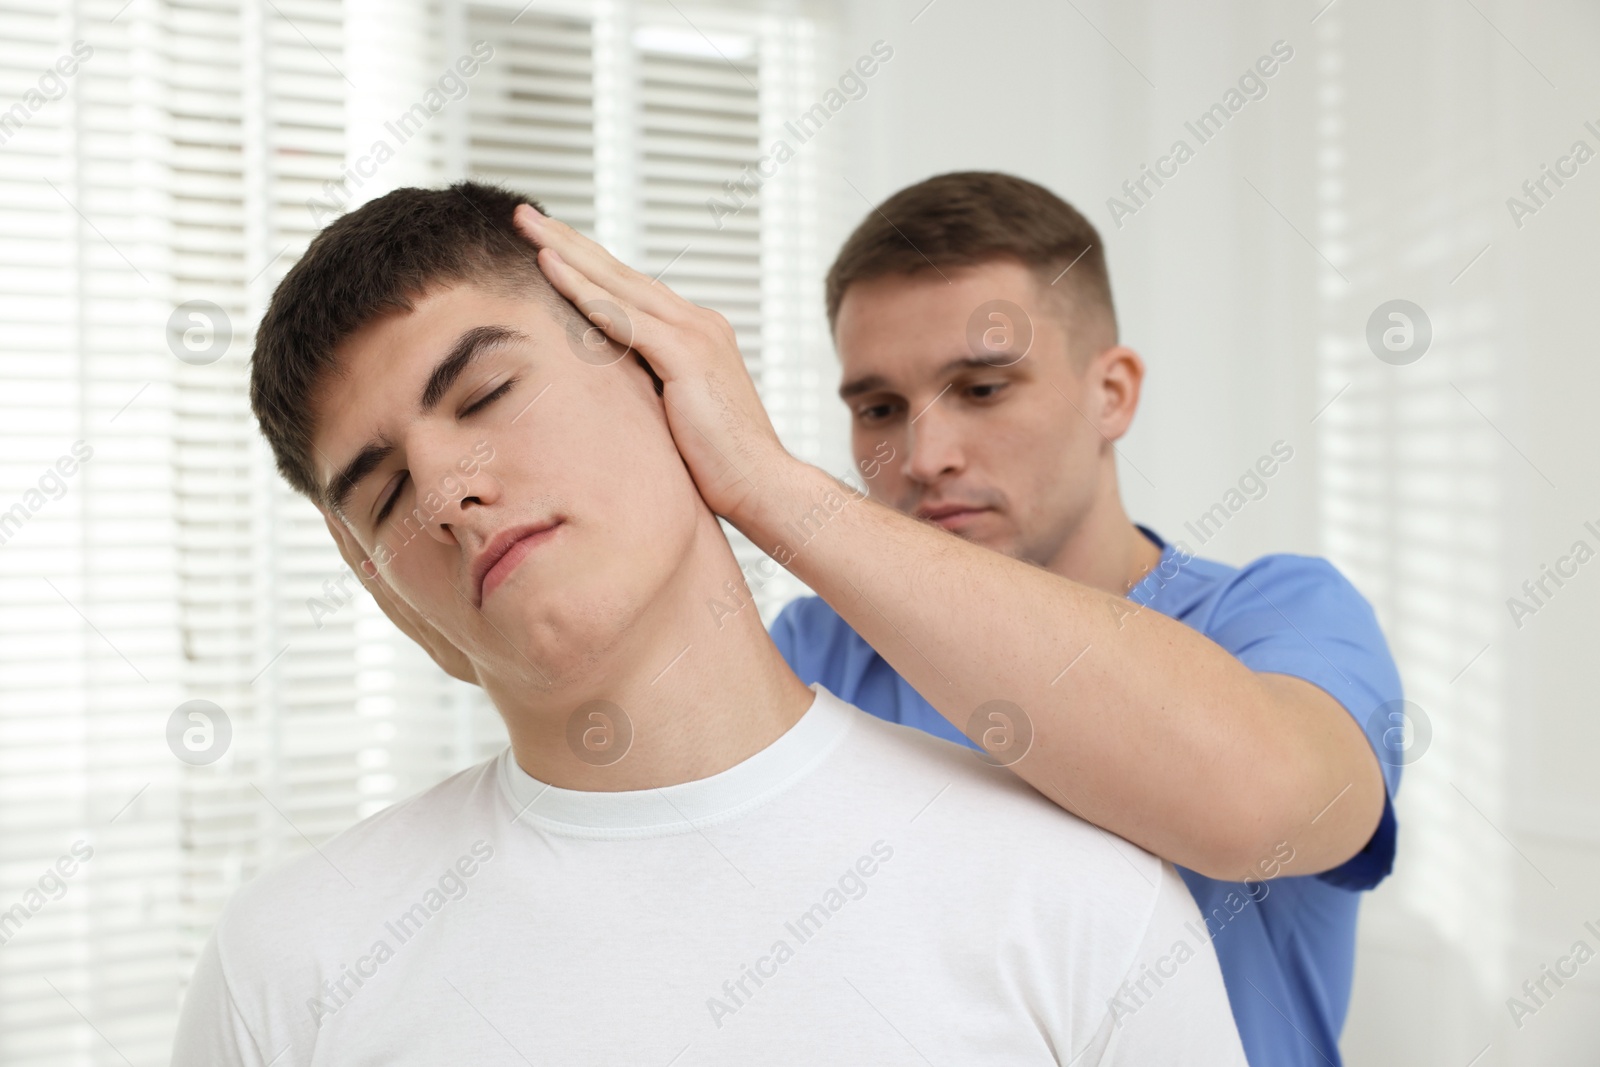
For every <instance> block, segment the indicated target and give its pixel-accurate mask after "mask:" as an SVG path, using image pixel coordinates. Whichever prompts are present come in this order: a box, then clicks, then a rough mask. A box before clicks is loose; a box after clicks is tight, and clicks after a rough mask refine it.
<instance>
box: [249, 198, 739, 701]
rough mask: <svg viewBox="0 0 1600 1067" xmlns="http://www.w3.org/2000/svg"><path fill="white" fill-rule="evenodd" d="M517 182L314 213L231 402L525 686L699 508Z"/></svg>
mask: <svg viewBox="0 0 1600 1067" xmlns="http://www.w3.org/2000/svg"><path fill="white" fill-rule="evenodd" d="M522 202H524V201H523V199H522V198H519V197H516V196H514V195H512V194H510V193H507V192H505V191H503V190H499V189H494V188H490V187H486V186H482V185H476V184H470V183H468V184H461V185H457V186H455V187H453V188H450V189H444V190H422V189H401V190H398V191H396V192H394V193H391V194H389V195H388V196H385V197H383V198H381V199H379V200H375V201H373V202H372V203H370V204H367V205H365V206H364V207H361V208H359V209H357V210H355V211H353V212H350V213H349V214H347V215H345V216H343V217H341V218H340V219H339V220H338V221H337V222H335V223H333V224H332V225H330V226H329V227H328V228H327V229H326V230H324V231H323V232H322V233H321V234H320V235H319V236H318V237H317V239H316V240H315V241H313V242H312V244H311V247H310V248H309V249H308V250H307V252H306V254H305V256H304V257H303V258H302V259H301V260H300V262H299V263H297V264H296V265H295V267H294V268H293V269H292V270H291V271H290V272H289V274H288V275H287V276H286V277H285V278H284V280H283V282H282V284H281V285H279V287H278V289H277V292H276V293H275V294H274V296H273V299H272V304H271V306H270V308H269V309H268V311H267V313H266V315H265V316H264V318H263V320H262V323H261V327H260V330H259V332H258V335H257V345H256V353H255V358H254V361H253V364H252V372H251V402H252V405H253V407H254V409H255V413H256V417H257V419H258V420H259V421H260V423H261V427H262V432H263V433H264V434H265V436H266V437H267V440H268V441H269V442H270V444H271V446H272V449H273V453H274V455H275V457H276V459H277V462H278V467H279V469H280V470H281V471H282V472H283V474H284V476H285V478H287V479H288V481H289V482H290V484H291V485H293V486H294V487H295V488H296V489H298V490H299V491H300V492H302V493H304V494H305V495H307V496H308V497H310V498H311V499H312V500H313V501H314V502H315V503H316V504H317V505H318V506H319V507H321V508H322V509H323V510H324V511H325V512H327V513H328V514H330V515H333V516H335V519H336V521H339V522H342V523H343V524H344V525H345V526H346V527H347V528H348V529H349V530H350V531H351V532H352V533H353V535H354V537H355V539H356V541H357V542H359V544H360V545H361V548H362V549H363V551H364V552H365V554H366V555H368V556H369V557H370V558H371V559H372V561H373V562H374V563H375V564H376V566H377V569H378V570H379V571H380V572H381V573H382V574H383V576H384V577H385V579H386V580H387V582H388V584H389V585H390V586H391V587H392V588H393V589H394V590H395V591H396V592H397V593H398V594H399V595H400V596H401V597H403V598H404V599H405V600H406V601H407V602H409V603H410V604H411V605H412V606H413V607H414V608H416V609H417V610H418V611H420V612H421V613H422V614H423V615H424V616H426V617H427V618H429V619H430V620H431V621H432V622H433V623H434V625H435V626H437V627H438V629H439V630H440V631H441V632H442V633H443V634H444V636H445V637H446V638H447V639H449V640H450V641H451V642H452V643H453V644H455V645H456V646H457V647H458V648H460V649H461V650H462V651H463V652H465V653H466V654H467V655H468V656H469V657H470V658H471V659H472V660H473V661H474V663H475V664H477V665H478V667H479V671H480V675H485V674H486V675H488V676H490V677H491V678H493V677H497V678H499V679H501V680H504V681H508V682H517V683H523V682H531V683H533V684H539V685H542V684H544V683H545V682H547V681H549V680H550V679H551V678H552V677H557V678H562V679H566V678H570V677H572V674H571V672H573V671H579V672H581V671H582V670H583V669H584V668H585V667H594V666H597V665H599V664H601V663H603V662H605V659H606V654H607V653H608V651H610V650H611V649H613V648H615V647H616V646H617V643H618V642H619V641H621V640H623V638H624V637H625V635H626V634H627V633H628V632H629V630H630V629H631V628H633V627H634V626H635V625H636V624H637V622H638V621H639V619H640V617H641V616H642V615H643V614H644V613H645V612H646V610H647V608H649V606H650V605H652V604H654V603H656V602H658V601H659V600H660V599H661V597H662V594H663V591H664V590H665V589H667V588H668V586H669V585H670V583H671V582H672V581H673V579H674V576H675V573H676V572H679V571H680V570H681V569H682V567H683V563H684V560H685V558H686V557H687V555H688V554H689V552H690V551H691V549H692V548H693V547H694V545H695V543H696V534H697V531H698V532H699V533H702V534H703V533H705V532H707V531H708V530H709V531H716V530H717V525H716V520H715V518H714V517H713V516H712V515H711V514H710V512H709V510H707V509H706V507H705V505H704V503H703V501H701V499H700V497H699V495H698V493H697V492H696V491H695V488H694V484H693V481H692V480H691V478H690V476H689V474H688V471H687V470H686V469H685V467H684V465H683V461H682V459H681V457H680V456H679V455H678V452H677V449H676V448H675V447H674V445H673V443H672V438H671V434H670V432H669V430H668V427H667V422H666V418H665V415H664V412H663V409H662V406H661V402H660V400H659V398H658V395H657V391H656V389H655V387H654V385H653V382H652V376H651V375H650V374H649V373H648V371H647V369H646V368H645V367H644V365H643V363H642V361H636V360H635V359H633V358H623V357H624V355H625V350H624V349H622V348H620V347H617V348H615V353H616V355H617V356H618V358H617V360H615V361H614V362H609V363H605V361H597V360H595V359H594V358H593V354H592V349H590V348H585V347H583V346H582V345H581V344H580V343H579V342H578V341H577V338H578V337H579V336H580V334H581V333H582V331H583V330H584V329H585V328H586V327H587V326H588V323H587V322H585V320H584V319H583V318H582V317H581V316H579V315H578V313H577V312H576V310H574V309H573V308H572V306H571V305H570V304H568V303H567V302H566V301H565V300H564V299H563V298H562V297H561V296H560V295H559V294H558V293H556V292H555V290H554V289H553V288H552V287H551V286H550V284H549V282H548V281H546V279H545V278H544V276H543V274H542V273H541V272H540V271H539V268H538V266H537V263H536V260H535V256H534V250H533V249H532V247H531V246H529V245H527V244H526V243H525V242H524V240H523V239H522V238H521V237H520V236H519V235H518V234H517V232H516V231H515V230H514V228H513V226H512V213H513V211H514V210H515V208H516V206H517V205H518V204H519V203H522ZM579 353H581V354H582V355H584V356H585V357H587V358H580V357H579ZM602 363H604V365H601V364H602ZM535 531H543V532H537V533H536V532H535ZM530 534H532V536H526V535H530ZM719 540H720V538H719ZM507 545H514V546H515V547H513V548H511V550H510V551H509V552H504V550H505V549H506V547H507ZM722 548H723V549H724V550H726V542H725V541H724V542H723V544H722ZM503 552H504V554H503V555H502V553H503ZM488 680H489V679H488V678H486V681H488Z"/></svg>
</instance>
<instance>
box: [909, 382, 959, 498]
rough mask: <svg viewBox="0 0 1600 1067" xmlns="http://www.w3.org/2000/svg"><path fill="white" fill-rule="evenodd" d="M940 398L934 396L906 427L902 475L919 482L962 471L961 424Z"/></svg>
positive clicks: (922, 482)
mask: <svg viewBox="0 0 1600 1067" xmlns="http://www.w3.org/2000/svg"><path fill="white" fill-rule="evenodd" d="M941 404H942V402H941V401H938V400H935V401H934V402H933V403H931V404H929V405H928V406H927V407H925V408H924V409H923V410H922V413H921V414H920V415H917V416H916V417H915V421H913V422H912V423H911V425H910V427H909V428H908V431H907V435H906V437H907V440H906V462H905V466H904V467H903V468H902V469H903V470H904V472H905V476H906V477H907V478H909V479H911V480H912V481H914V482H918V483H920V484H922V485H932V484H933V483H935V482H937V481H938V480H939V479H941V478H944V477H948V476H949V475H952V474H959V473H961V471H962V469H963V468H964V467H965V466H966V458H965V454H964V452H963V449H962V447H961V428H960V426H959V425H958V421H959V420H957V419H956V418H955V417H954V416H953V415H952V414H951V413H950V412H948V411H946V410H944V409H943V408H942V406H941Z"/></svg>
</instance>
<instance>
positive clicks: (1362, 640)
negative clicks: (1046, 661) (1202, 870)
mask: <svg viewBox="0 0 1600 1067" xmlns="http://www.w3.org/2000/svg"><path fill="white" fill-rule="evenodd" d="M1139 529H1140V530H1141V531H1143V533H1144V534H1145V536H1147V537H1149V538H1150V539H1151V541H1153V542H1154V543H1155V544H1156V545H1158V546H1159V547H1160V548H1161V550H1162V551H1161V559H1160V561H1159V562H1158V563H1157V565H1156V566H1155V567H1154V568H1153V569H1152V570H1151V571H1150V573H1149V574H1147V575H1146V576H1145V577H1144V579H1143V580H1141V581H1140V582H1139V583H1138V584H1137V585H1135V586H1134V587H1133V588H1132V589H1131V590H1129V592H1128V598H1129V599H1130V600H1133V601H1135V602H1136V603H1137V604H1139V605H1143V606H1145V607H1149V608H1153V609H1155V610H1156V611H1159V612H1161V613H1162V614H1163V615H1166V616H1169V617H1170V618H1173V619H1176V620H1178V621H1179V622H1182V623H1185V624H1187V625H1188V626H1191V627H1193V628H1194V629H1196V630H1198V631H1200V632H1201V633H1203V634H1205V635H1206V636H1207V637H1209V638H1211V639H1212V640H1213V641H1215V642H1216V643H1217V644H1219V645H1221V646H1222V647H1223V648H1225V649H1227V650H1228V651H1229V652H1230V653H1232V654H1233V655H1234V656H1235V657H1236V658H1237V659H1238V660H1239V661H1240V662H1241V663H1243V664H1244V665H1245V666H1247V667H1249V668H1250V669H1251V670H1254V671H1265V672H1272V673H1276V674H1289V675H1294V676H1295V677H1297V678H1304V679H1305V680H1306V681H1308V682H1311V683H1312V684H1313V685H1316V686H1318V687H1319V688H1321V689H1324V690H1326V691H1327V692H1328V693H1329V694H1330V695H1332V696H1333V698H1334V699H1335V700H1337V701H1338V702H1339V703H1340V704H1342V705H1343V706H1344V709H1345V710H1346V711H1348V712H1349V713H1350V714H1351V716H1353V717H1354V718H1355V720H1356V722H1357V723H1359V724H1360V725H1361V727H1362V729H1363V730H1364V731H1365V732H1366V735H1367V740H1368V742H1369V743H1370V744H1371V745H1372V747H1373V751H1374V752H1375V753H1376V754H1377V755H1378V757H1379V765H1380V766H1381V767H1382V768H1383V778H1384V784H1385V786H1386V787H1387V789H1386V793H1387V795H1386V796H1385V799H1384V805H1383V818H1382V819H1381V821H1380V822H1379V823H1378V828H1377V830H1376V831H1375V832H1374V833H1373V835H1372V839H1371V840H1370V841H1368V842H1367V844H1366V847H1365V848H1363V849H1362V850H1361V852H1360V853H1358V854H1357V855H1355V856H1354V857H1352V858H1351V859H1350V860H1349V861H1347V862H1346V863H1344V864H1343V865H1341V866H1339V867H1336V868H1334V869H1333V870H1331V871H1325V872H1323V873H1322V874H1316V875H1299V876H1294V877H1284V878H1276V879H1272V880H1270V881H1268V880H1265V879H1266V878H1267V877H1269V876H1270V874H1271V873H1273V872H1272V866H1271V861H1272V860H1273V857H1263V861H1264V863H1265V866H1264V867H1263V870H1262V874H1261V878H1262V880H1256V879H1252V880H1251V881H1248V882H1221V881H1218V880H1216V879H1214V878H1206V877H1204V876H1203V875H1199V874H1196V873H1195V872H1193V871H1190V870H1186V869H1185V868H1182V867H1179V868H1178V872H1179V874H1181V875H1182V876H1183V880H1184V881H1185V882H1187V883H1188V885H1189V889H1190V891H1191V892H1192V893H1193V894H1194V898H1195V901H1196V903H1198V904H1199V905H1200V913H1201V915H1202V916H1204V917H1205V924H1206V931H1207V934H1208V936H1209V937H1210V938H1211V941H1212V944H1213V945H1214V946H1215V947H1216V952H1217V959H1218V961H1219V962H1220V963H1221V965H1222V978H1223V982H1224V983H1225V984H1226V985H1227V988H1228V999H1229V1001H1230V1003H1231V1004H1232V1006H1233V1015H1234V1019H1235V1020H1236V1021H1237V1022H1238V1024H1239V1034H1240V1037H1241V1038H1242V1040H1243V1042H1244V1049H1245V1055H1246V1056H1247V1057H1248V1059H1249V1061H1250V1063H1251V1065H1252V1067H1298V1065H1301V1064H1304V1065H1306V1067H1312V1065H1316V1067H1327V1065H1329V1064H1333V1065H1335V1067H1337V1065H1338V1064H1339V1063H1340V1062H1341V1060H1340V1056H1339V1032H1340V1030H1341V1029H1343V1027H1344V1019H1345V1012H1346V1010H1347V1009H1348V1007H1349V1003H1350V981H1351V974H1352V968H1353V966H1354V962H1355V938H1356V909H1357V906H1358V905H1359V903H1360V900H1361V898H1360V896H1359V895H1358V894H1359V892H1360V891H1361V890H1366V889H1371V888H1372V887H1373V886H1375V885H1377V884H1378V883H1379V882H1381V881H1383V879H1384V878H1385V877H1386V876H1387V875H1388V873H1389V870H1390V868H1391V867H1392V866H1393V864H1394V851H1395V831H1396V826H1395V816H1394V806H1393V801H1392V798H1393V797H1394V793H1395V790H1396V789H1397V788H1398V787H1399V785H1400V766H1401V764H1402V762H1404V757H1405V750H1406V746H1407V744H1408V740H1407V738H1406V737H1405V735H1404V732H1403V724H1404V720H1403V719H1402V718H1400V717H1398V716H1397V715H1395V714H1394V709H1395V708H1397V707H1398V704H1397V702H1398V701H1400V699H1401V689H1400V676H1399V673H1398V671H1396V669H1395V665H1394V658H1393V657H1392V656H1391V655H1390V654H1389V647H1388V644H1387V643H1386V642H1385V641H1384V638H1383V634H1382V632H1381V631H1380V630H1379V628H1378V621H1377V618H1376V617H1375V616H1374V615H1373V612H1372V607H1371V605H1369V604H1368V603H1367V601H1366V599H1365V598H1363V597H1362V595H1361V594H1360V593H1359V592H1357V591H1356V588H1355V586H1353V585H1351V584H1350V582H1349V581H1348V580H1347V579H1346V578H1345V577H1344V575H1342V574H1340V573H1339V571H1338V570H1337V569H1336V568H1335V567H1334V566H1333V564H1331V563H1329V562H1328V561H1327V560H1324V559H1318V558H1314V557H1309V556H1292V555H1271V556H1263V557H1262V558H1261V559H1258V560H1256V561H1255V562H1254V563H1251V564H1249V565H1248V566H1245V567H1242V568H1241V567H1229V566H1227V565H1225V564H1222V563H1215V562H1213V561H1211V560H1206V559H1201V558H1199V557H1196V556H1193V555H1191V554H1189V553H1188V552H1187V551H1185V550H1184V549H1183V548H1180V547H1178V546H1175V545H1169V544H1167V543H1166V542H1165V541H1163V540H1162V539H1161V538H1160V537H1159V536H1157V535H1156V534H1155V533H1153V532H1151V531H1150V530H1148V529H1145V528H1144V527H1142V526H1141V527H1139ZM1130 610H1135V609H1130ZM772 638H773V640H774V641H775V642H776V643H777V646H778V649H779V650H780V651H781V652H782V653H783V657H784V659H786V660H788V662H789V666H790V667H791V668H793V669H794V672H795V673H796V674H798V675H799V676H800V680H801V681H802V682H805V683H806V684H807V685H810V684H811V683H812V682H821V683H822V684H823V685H824V686H826V687H827V688H828V690H829V691H830V692H832V693H833V694H834V695H836V696H838V697H840V698H841V699H843V700H848V701H850V702H851V703H853V704H855V705H856V706H858V707H860V708H861V709H862V710H864V711H867V712H870V713H871V714H873V715H876V716H878V717H879V718H881V719H887V720H888V721H890V722H898V723H903V724H905V725H907V726H915V727H917V728H918V729H921V730H925V731H927V732H928V733H931V734H935V735H937V736H939V737H943V738H946V739H948V740H950V741H955V742H957V743H959V744H965V745H968V746H969V747H976V746H975V745H972V743H971V742H970V741H968V739H967V738H966V736H965V735H964V734H962V733H961V731H960V730H958V729H956V728H955V727H954V726H952V725H951V724H950V722H949V721H948V720H946V719H945V718H944V716H942V715H940V714H939V713H938V712H937V711H935V710H934V709H933V706H932V705H931V704H929V703H928V702H927V701H926V700H924V699H923V698H922V696H921V695H920V694H918V693H917V691H916V690H914V689H912V688H911V686H910V684H908V683H907V682H906V681H905V679H903V678H901V677H900V676H899V675H898V674H896V673H895V671H894V669H893V668H892V667H890V666H889V664H888V663H887V662H885V661H884V659H883V657H881V656H879V655H878V654H877V653H876V652H874V651H873V650H872V648H871V646H869V645H868V644H867V643H866V641H864V640H862V638H861V637H860V636H859V635H858V634H857V633H856V632H855V631H854V630H852V629H851V628H850V627H849V626H847V625H845V622H844V620H843V619H841V618H840V617H839V616H838V614H837V613H835V612H834V610H833V609H832V608H830V607H829V606H828V605H827V604H826V603H824V602H823V601H822V600H821V599H820V598H818V597H802V598H800V599H798V600H795V601H794V602H792V603H790V604H788V605H787V606H786V607H785V608H784V609H783V611H782V612H781V613H780V614H779V615H778V617H777V619H775V620H774V621H773V624H772ZM1329 800H1330V801H1331V800H1333V798H1331V797H1330V798H1329ZM1287 856H1288V850H1287V849H1285V850H1283V854H1282V855H1280V856H1278V857H1277V859H1278V860H1280V861H1281V860H1283V859H1286V858H1287Z"/></svg>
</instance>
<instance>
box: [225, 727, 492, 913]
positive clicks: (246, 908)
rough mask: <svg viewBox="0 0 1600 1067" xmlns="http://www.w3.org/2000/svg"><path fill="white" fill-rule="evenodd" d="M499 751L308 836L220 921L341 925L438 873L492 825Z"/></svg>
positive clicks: (245, 889)
mask: <svg viewBox="0 0 1600 1067" xmlns="http://www.w3.org/2000/svg"><path fill="white" fill-rule="evenodd" d="M498 760H499V757H498V756H496V757H492V758H490V759H489V760H486V761H484V762H483V763H480V764H477V765H475V766H473V767H469V768H467V769H466V770H464V771H460V772H458V773H456V774H454V775H452V776H450V777H449V778H446V779H445V780H444V781H442V782H440V783H439V784H437V785H435V786H432V787H431V788H429V789H426V790H424V791H422V792H420V793H417V794H415V795H413V796H411V797H407V798H406V799H404V800H401V801H397V802H396V803H394V804H392V805H390V806H389V807H387V808H384V809H383V810H381V811H378V812H376V813H375V814H373V815H370V816H368V817H367V818H365V819H362V820H361V821H360V822H357V823H355V824H354V825H352V826H350V827H348V828H347V829H345V830H343V831H341V832H340V833H338V834H336V835H334V836H333V837H332V838H330V839H329V840H327V841H325V842H322V843H320V844H311V843H309V842H307V843H306V844H305V846H304V847H303V848H301V849H300V850H299V851H297V853H296V854H295V855H293V856H292V857H290V858H287V859H284V860H281V861H279V862H276V863H273V864H271V865H269V866H267V867H266V869H265V870H263V871H262V872H261V873H260V874H258V875H257V876H256V877H255V878H253V879H251V880H250V881H249V882H247V883H245V884H244V885H243V886H241V887H240V888H239V890H238V892H237V893H235V894H234V896H233V898H232V899H231V900H230V901H229V903H228V905H227V908H226V910H225V911H224V913H223V916H222V918H221V920H220V921H219V928H220V929H221V931H222V936H223V937H224V938H227V937H230V936H231V937H234V938H243V937H246V936H248V934H247V932H251V931H254V932H255V936H266V937H271V936H273V934H272V931H279V930H290V929H296V928H302V929H303V928H305V927H306V926H307V925H311V926H316V925H320V924H321V923H322V922H324V921H327V922H331V923H336V922H337V921H338V916H340V915H342V914H344V913H346V912H347V911H361V910H365V909H366V908H369V907H370V906H371V905H372V904H373V902H375V901H380V900H382V899H384V898H385V897H387V896H389V895H391V891H392V892H395V893H398V892H402V891H403V890H404V889H406V888H408V887H410V886H413V885H415V884H416V883H417V882H418V881H419V880H425V879H427V878H429V877H437V873H438V869H439V868H440V865H441V863H442V864H445V865H446V866H448V865H449V863H450V862H451V861H453V860H455V859H456V855H457V854H458V853H459V854H463V855H468V856H470V855H471V849H472V845H473V843H474V840H475V838H476V837H478V836H483V834H480V833H479V831H480V830H481V831H483V832H484V834H487V833H488V830H489V829H490V820H491V819H492V817H493V815H492V813H493V811H494V808H493V804H494V801H495V798H496V796H497V794H496V793H495V777H494V771H495V768H496V766H497V765H498Z"/></svg>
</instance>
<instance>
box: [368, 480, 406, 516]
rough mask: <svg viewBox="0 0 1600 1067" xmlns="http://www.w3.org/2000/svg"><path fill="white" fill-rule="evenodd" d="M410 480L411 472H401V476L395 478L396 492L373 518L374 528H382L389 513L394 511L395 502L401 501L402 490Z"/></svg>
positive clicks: (386, 500) (385, 501)
mask: <svg viewBox="0 0 1600 1067" xmlns="http://www.w3.org/2000/svg"><path fill="white" fill-rule="evenodd" d="M410 480H411V472H410V471H401V472H400V474H399V476H398V477H397V478H395V482H394V492H392V493H390V494H389V496H388V497H387V498H386V499H385V500H384V502H383V506H382V507H380V508H379V509H378V514H377V515H375V516H373V519H372V524H373V525H374V526H381V525H382V524H383V520H384V519H387V518H388V517H389V513H390V512H391V511H393V510H394V505H395V502H396V501H397V500H399V499H400V492H401V490H403V489H405V487H406V483H407V482H409V481H410Z"/></svg>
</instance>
